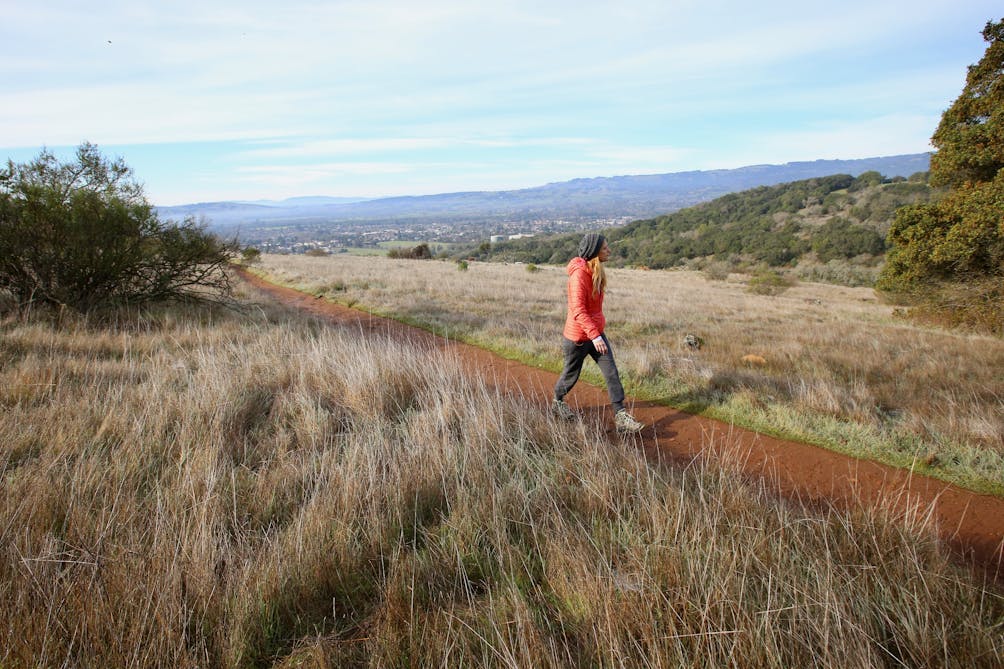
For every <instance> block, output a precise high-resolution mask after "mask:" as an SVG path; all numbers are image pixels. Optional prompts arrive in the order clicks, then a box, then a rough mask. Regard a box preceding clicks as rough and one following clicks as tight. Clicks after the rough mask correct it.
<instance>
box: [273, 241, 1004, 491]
mask: <svg viewBox="0 0 1004 669" xmlns="http://www.w3.org/2000/svg"><path fill="white" fill-rule="evenodd" d="M262 270H263V271H264V272H266V273H267V274H269V275H270V276H272V277H274V278H276V279H277V280H279V281H281V282H284V283H288V284H290V285H294V286H297V287H301V288H304V289H306V290H308V291H311V292H314V293H316V294H320V295H324V296H326V297H328V298H330V299H333V300H336V301H341V302H345V303H348V304H352V305H355V306H364V307H366V308H368V309H371V310H374V311H376V312H379V313H383V314H388V315H392V316H394V317H397V318H401V319H403V320H407V321H410V322H414V323H418V324H421V325H423V326H425V327H428V328H431V329H434V330H436V331H437V332H440V333H442V334H446V335H453V336H458V337H464V338H466V339H468V340H471V341H474V342H476V343H480V344H482V345H485V346H488V347H491V348H494V349H495V350H499V351H502V352H505V353H508V354H510V355H514V356H518V357H521V358H524V359H526V360H528V361H530V362H534V363H537V364H546V365H552V366H554V365H560V351H559V348H558V340H559V337H560V333H561V327H562V324H563V322H564V317H565V296H564V291H565V280H566V277H565V273H564V270H563V268H559V267H541V268H540V271H538V272H535V273H529V272H527V271H525V267H524V266H521V265H502V264H486V263H471V264H470V268H469V270H468V271H466V272H458V271H457V269H456V266H455V265H453V264H452V263H443V262H415V261H395V260H390V259H386V258H365V259H363V258H353V257H348V256H335V257H331V258H323V259H317V258H304V257H302V256H266V257H265V258H264V263H263V265H262ZM609 274H610V277H611V278H610V288H609V295H608V298H607V300H606V303H605V307H606V312H607V320H608V332H609V334H610V337H611V339H612V340H613V344H614V347H615V350H616V355H617V359H618V366H619V368H620V369H621V372H622V375H623V376H624V377H625V378H626V381H627V386H628V389H629V392H634V393H635V394H639V395H644V396H649V397H657V398H662V399H664V400H668V401H669V402H671V403H673V404H676V405H684V406H689V407H692V408H695V409H699V410H706V411H710V412H711V414H712V415H716V416H720V417H722V418H726V419H733V420H738V421H739V422H743V423H745V424H746V425H749V426H751V427H754V428H757V429H761V430H767V431H774V432H777V433H781V434H785V435H790V436H798V437H801V438H809V439H812V440H814V441H817V442H824V443H827V444H829V445H830V446H831V447H836V448H838V449H843V450H847V451H850V452H853V453H855V454H860V455H865V456H868V457H875V458H877V459H880V460H883V461H886V462H890V463H892V464H897V465H903V466H915V467H917V468H918V469H921V470H924V469H926V470H927V472H928V473H932V474H934V475H941V476H943V477H946V478H949V480H954V481H956V482H959V483H962V484H963V485H970V486H973V487H976V488H980V489H991V490H995V491H997V492H1002V491H1004V340H1001V339H999V338H992V337H985V336H978V335H970V334H961V333H953V332H949V331H945V330H938V329H934V328H925V327H920V326H916V325H912V324H908V323H906V322H903V321H902V320H900V319H897V318H895V317H894V315H893V308H892V307H890V306H887V305H884V304H881V303H880V302H879V301H878V300H877V299H876V297H875V294H874V291H872V290H871V289H869V288H849V287H841V286H832V285H826V284H813V283H802V284H798V285H796V286H795V287H794V288H791V289H790V290H788V291H786V292H785V293H784V294H782V295H780V296H773V297H771V296H762V295H754V294H751V293H749V292H747V291H746V290H745V286H744V284H743V282H742V280H741V279H742V278H741V277H739V276H737V275H732V277H731V278H730V279H729V280H727V281H714V280H709V279H707V278H705V277H703V276H702V275H701V274H699V273H697V272H684V271H674V272H661V271H660V272H651V271H642V270H628V269H612V270H609ZM688 333H693V334H697V335H699V336H700V337H701V338H702V339H703V340H704V342H705V345H704V347H703V348H702V349H701V350H700V351H692V350H689V349H687V348H686V347H685V346H683V344H682V341H683V339H684V337H685V335H686V334H688ZM747 354H755V355H759V356H762V357H763V358H764V359H765V360H766V361H767V364H766V365H765V366H759V367H750V366H748V365H746V364H744V363H743V362H742V358H743V356H745V355H747ZM586 369H587V370H589V369H590V368H589V366H587V368H586ZM594 380H599V377H598V376H595V377H594ZM926 463H930V464H929V465H928V464H926Z"/></svg>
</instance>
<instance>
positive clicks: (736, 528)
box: [0, 259, 1004, 669]
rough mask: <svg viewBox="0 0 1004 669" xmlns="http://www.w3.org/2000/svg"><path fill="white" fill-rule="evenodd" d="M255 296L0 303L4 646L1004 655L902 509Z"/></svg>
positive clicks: (319, 663) (916, 659) (713, 661)
mask: <svg viewBox="0 0 1004 669" xmlns="http://www.w3.org/2000/svg"><path fill="white" fill-rule="evenodd" d="M319 260H320V261H321V262H333V261H332V260H329V259H319ZM358 260H359V262H372V260H364V259H358ZM248 313H249V315H247V316H241V315H239V314H234V313H229V312H216V311H210V310H201V311H187V312H185V311H170V310H166V311H157V312H147V313H144V314H139V315H137V314H120V315H118V316H117V317H116V318H114V319H111V320H110V321H109V322H106V323H104V324H102V323H98V322H88V321H81V320H78V321H73V320H69V321H67V320H64V321H63V323H62V326H61V327H60V328H56V327H55V326H53V325H52V324H51V323H49V322H47V321H46V320H44V319H35V320H28V321H13V320H7V321H3V322H2V324H0V325H2V328H3V339H2V341H0V362H2V366H0V406H2V407H3V410H2V412H0V477H2V479H0V480H2V485H3V490H4V494H3V495H2V496H0V607H2V609H3V611H4V614H5V616H4V620H5V622H4V624H3V625H2V626H0V666H3V667H35V666H73V667H94V668H98V667H124V666H129V667H172V668H185V667H191V668H194V667H363V666H513V667H515V666H523V667H528V666H534V667H567V666H632V667H634V666H671V667H691V666H692V667H699V666H700V667H707V666H742V667H749V668H753V669H756V668H759V667H794V666H833V667H837V666H840V667H844V666H959V667H976V668H979V667H997V666H1000V665H1001V663H1002V662H1004V645H1002V642H1001V620H1002V616H1004V599H1002V598H1001V597H1000V595H999V594H996V593H994V592H992V591H990V590H988V589H986V587H985V586H983V585H981V584H980V583H977V582H974V581H973V580H971V579H970V577H969V576H968V575H967V574H966V573H964V572H961V571H959V570H957V569H956V568H954V567H953V566H952V565H951V564H950V563H949V562H948V560H947V558H946V555H945V554H944V553H943V552H942V550H941V549H940V548H939V547H938V543H937V542H936V541H935V539H934V533H933V532H932V531H931V529H930V528H928V527H925V526H924V519H923V518H921V517H913V518H906V519H896V520H893V519H888V518H884V517H882V515H881V514H876V513H871V512H864V511H858V512H852V513H838V512H836V511H832V510H830V511H825V510H824V511H819V510H815V511H813V510H809V509H806V508H802V507H800V506H799V505H797V504H793V503H781V502H779V501H778V500H777V499H775V498H774V497H773V495H771V494H769V493H768V492H766V491H765V490H764V489H763V488H761V487H758V486H756V485H753V484H749V483H744V482H742V481H741V480H740V479H738V478H736V477H733V476H732V475H731V474H730V473H729V469H730V465H729V463H724V465H723V467H721V468H719V467H712V466H709V465H707V464H701V463H694V465H693V466H691V467H688V468H686V469H679V470H677V469H669V470H667V469H660V468H657V467H655V466H653V465H651V464H650V463H648V462H647V461H645V459H644V458H643V456H642V455H641V454H640V453H639V452H638V451H636V450H635V449H633V448H631V447H630V445H616V446H614V445H612V444H610V443H609V442H607V441H606V439H605V437H604V436H603V434H602V433H601V432H600V431H599V430H598V429H596V427H595V426H589V425H584V426H570V425H567V424H564V423H562V424H557V423H555V422H553V420H551V419H550V418H549V417H548V416H547V414H546V413H545V412H544V411H542V410H541V408H540V407H538V406H536V405H533V404H529V403H527V402H526V401H525V400H524V399H523V398H521V397H508V396H503V395H500V394H499V393H497V392H495V391H493V390H492V389H491V388H489V387H486V386H485V385H484V383H483V382H482V381H481V380H479V379H476V378H467V377H465V376H463V375H462V374H461V373H460V370H459V369H458V368H457V366H456V363H455V361H452V360H451V359H450V358H449V357H445V356H441V355H440V354H438V353H436V352H435V351H422V350H415V348H414V347H413V346H405V345H402V344H397V343H394V342H391V341H368V340H360V338H359V336H358V333H357V332H355V331H340V330H335V329H331V328H327V327H325V326H322V325H319V324H317V323H312V322H309V321H305V320H300V318H299V317H292V318H291V317H288V316H286V315H284V314H283V313H281V312H277V311H274V310H272V309H269V308H267V307H266V308H265V309H264V310H260V309H252V310H249V312H248Z"/></svg>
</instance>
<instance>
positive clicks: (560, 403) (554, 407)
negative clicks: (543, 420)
mask: <svg viewBox="0 0 1004 669" xmlns="http://www.w3.org/2000/svg"><path fill="white" fill-rule="evenodd" d="M551 413H553V414H554V415H555V416H557V417H558V418H560V419H562V420H575V412H574V411H572V408H571V407H570V406H568V405H567V404H565V401H564V400H554V401H553V402H551Z"/></svg>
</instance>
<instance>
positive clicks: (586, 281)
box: [568, 269, 603, 339]
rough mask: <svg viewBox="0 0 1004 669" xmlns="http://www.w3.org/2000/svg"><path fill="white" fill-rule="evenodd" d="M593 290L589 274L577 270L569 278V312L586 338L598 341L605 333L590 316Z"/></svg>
mask: <svg viewBox="0 0 1004 669" xmlns="http://www.w3.org/2000/svg"><path fill="white" fill-rule="evenodd" d="M592 290H593V282H592V281H591V280H590V277H589V272H586V271H585V270H582V269H577V270H575V271H573V272H572V274H571V275H570V276H569V277H568V311H569V313H570V314H572V318H573V319H575V322H576V323H578V324H579V326H580V327H581V328H582V330H583V331H584V332H585V333H586V336H587V337H589V338H590V339H596V338H597V337H599V336H600V335H601V334H603V332H602V331H601V330H600V328H599V323H597V322H596V321H595V320H593V317H592V316H591V315H590V314H589V294H590V293H591V292H592Z"/></svg>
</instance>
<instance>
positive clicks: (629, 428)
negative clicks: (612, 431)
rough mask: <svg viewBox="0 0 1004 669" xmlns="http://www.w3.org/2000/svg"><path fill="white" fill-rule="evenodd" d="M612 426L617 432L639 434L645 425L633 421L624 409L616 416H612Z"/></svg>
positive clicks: (632, 417) (633, 418)
mask: <svg viewBox="0 0 1004 669" xmlns="http://www.w3.org/2000/svg"><path fill="white" fill-rule="evenodd" d="M614 425H615V426H616V427H617V431H618V432H641V431H642V430H643V429H644V428H645V423H641V422H639V421H637V420H635V417H634V416H632V415H631V414H629V413H628V412H627V410H626V409H621V410H620V411H618V412H617V415H616V416H614Z"/></svg>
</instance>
